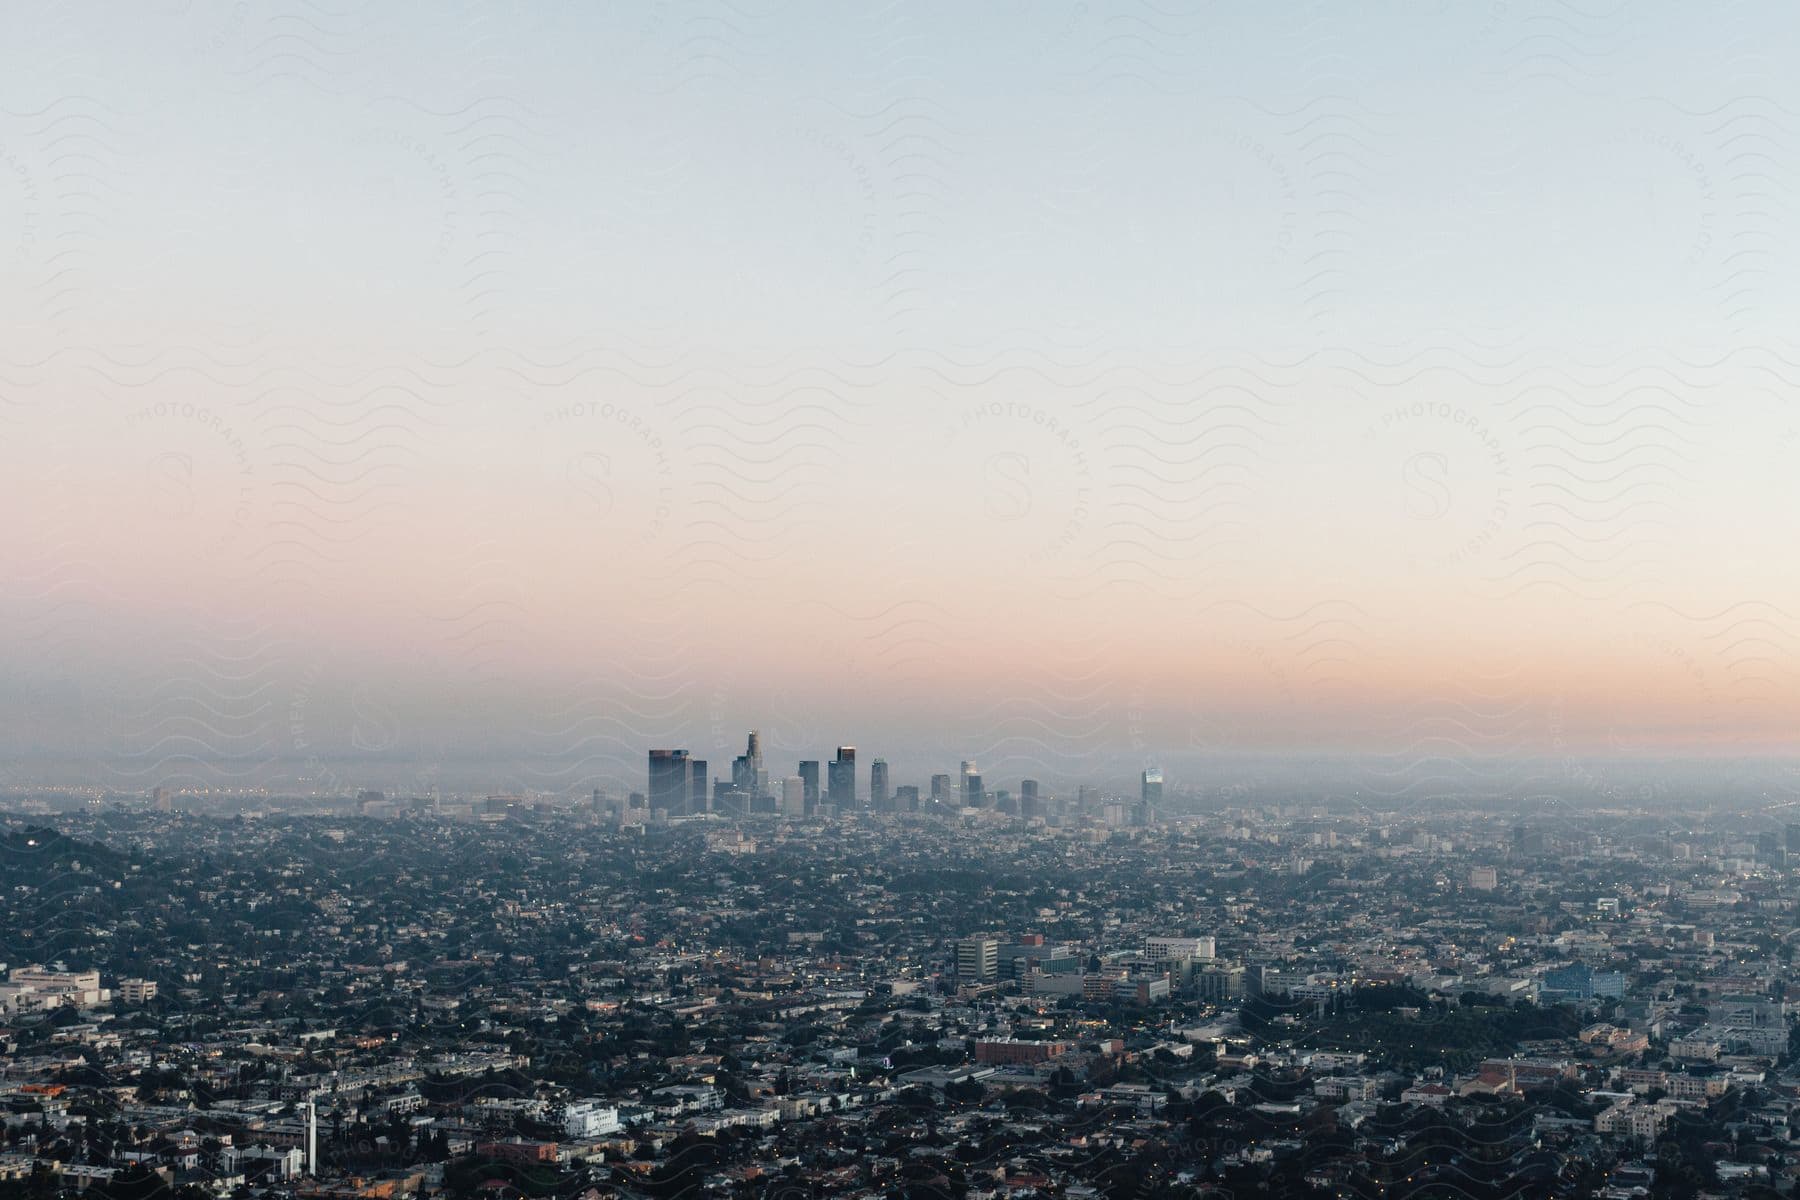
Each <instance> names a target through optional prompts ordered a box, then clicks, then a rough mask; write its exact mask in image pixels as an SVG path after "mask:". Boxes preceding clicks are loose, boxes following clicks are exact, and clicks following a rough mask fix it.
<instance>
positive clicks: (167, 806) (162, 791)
mask: <svg viewBox="0 0 1800 1200" xmlns="http://www.w3.org/2000/svg"><path fill="white" fill-rule="evenodd" d="M150 800H151V802H152V803H153V804H155V805H156V811H157V812H173V811H174V810H175V802H174V801H173V800H171V799H170V798H169V789H168V788H166V787H159V788H156V789H154V790H153V791H152V792H151V793H150ZM1788 828H1790V829H1792V828H1793V826H1791V825H1790V826H1788Z"/></svg>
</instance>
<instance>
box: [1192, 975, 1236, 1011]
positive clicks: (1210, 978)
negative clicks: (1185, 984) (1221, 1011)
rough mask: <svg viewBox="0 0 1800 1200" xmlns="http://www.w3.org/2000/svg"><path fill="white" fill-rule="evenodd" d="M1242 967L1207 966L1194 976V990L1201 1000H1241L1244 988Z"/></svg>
mask: <svg viewBox="0 0 1800 1200" xmlns="http://www.w3.org/2000/svg"><path fill="white" fill-rule="evenodd" d="M1245 976H1246V972H1245V971H1244V968H1242V967H1207V968H1206V969H1204V970H1202V971H1200V972H1199V973H1198V974H1196V975H1195V976H1194V985H1195V992H1196V994H1197V995H1198V996H1199V997H1200V999H1202V1000H1211V1001H1213V1002H1215V1003H1222V1002H1224V1001H1226V1000H1241V999H1243V997H1244V991H1245V988H1246V981H1245Z"/></svg>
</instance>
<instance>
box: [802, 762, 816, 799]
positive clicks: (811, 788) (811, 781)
mask: <svg viewBox="0 0 1800 1200" xmlns="http://www.w3.org/2000/svg"><path fill="white" fill-rule="evenodd" d="M800 783H801V786H802V787H804V788H805V789H806V811H807V812H812V811H813V810H814V809H816V808H818V807H819V760H818V759H816V758H809V759H806V760H805V761H803V762H802V763H801V764H800Z"/></svg>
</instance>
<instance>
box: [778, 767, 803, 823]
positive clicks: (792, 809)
mask: <svg viewBox="0 0 1800 1200" xmlns="http://www.w3.org/2000/svg"><path fill="white" fill-rule="evenodd" d="M781 815H782V816H784V817H803V816H805V815H806V780H804V779H802V778H800V777H799V776H798V775H790V776H788V777H787V778H786V779H784V780H782V781H781Z"/></svg>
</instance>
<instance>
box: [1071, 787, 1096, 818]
mask: <svg viewBox="0 0 1800 1200" xmlns="http://www.w3.org/2000/svg"><path fill="white" fill-rule="evenodd" d="M1098 799H1100V793H1098V792H1096V791H1095V790H1094V789H1093V788H1091V787H1089V786H1088V785H1087V784H1085V783H1084V784H1082V785H1081V786H1080V787H1079V788H1078V789H1076V792H1075V805H1076V807H1077V808H1079V809H1080V810H1081V811H1082V812H1086V811H1087V810H1088V809H1089V808H1091V807H1092V806H1093V804H1094V802H1095V801H1097V800H1098Z"/></svg>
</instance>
